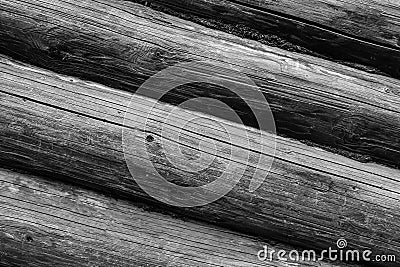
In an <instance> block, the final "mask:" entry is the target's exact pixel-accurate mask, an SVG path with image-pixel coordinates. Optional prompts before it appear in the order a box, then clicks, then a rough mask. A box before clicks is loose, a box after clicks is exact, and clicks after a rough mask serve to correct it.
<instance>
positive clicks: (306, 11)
mask: <svg viewBox="0 0 400 267" xmlns="http://www.w3.org/2000/svg"><path fill="white" fill-rule="evenodd" d="M134 1H135V2H139V3H145V4H146V5H150V6H151V7H152V8H156V9H159V10H162V11H163V12H167V13H169V14H173V15H176V16H181V17H183V18H185V19H188V20H192V21H195V22H197V23H201V24H204V25H207V26H209V27H214V28H217V29H221V30H224V31H228V32H233V33H235V34H237V35H240V36H245V37H247V38H252V39H256V40H260V41H263V42H266V43H268V44H271V45H275V46H278V47H284V48H285V49H290V50H292V51H299V52H302V53H317V54H319V55H321V56H327V57H328V58H330V59H332V60H338V61H345V62H347V63H356V64H354V65H353V66H355V67H360V66H357V64H364V65H367V66H371V67H373V68H376V69H377V70H379V71H382V72H384V73H386V74H389V75H392V76H393V77H397V78H399V77H400V67H399V66H400V34H399V32H400V2H399V1H397V0H383V1H382V0H356V1H353V0H351V1H350V0H294V1H291V0H274V1H271V0H258V1H256V0H183V1H174V0H148V1H141V0H134ZM225 23H228V25H225ZM242 25H244V26H245V27H242ZM254 30H256V31H254ZM297 46H300V47H297ZM304 48H305V49H304Z"/></svg>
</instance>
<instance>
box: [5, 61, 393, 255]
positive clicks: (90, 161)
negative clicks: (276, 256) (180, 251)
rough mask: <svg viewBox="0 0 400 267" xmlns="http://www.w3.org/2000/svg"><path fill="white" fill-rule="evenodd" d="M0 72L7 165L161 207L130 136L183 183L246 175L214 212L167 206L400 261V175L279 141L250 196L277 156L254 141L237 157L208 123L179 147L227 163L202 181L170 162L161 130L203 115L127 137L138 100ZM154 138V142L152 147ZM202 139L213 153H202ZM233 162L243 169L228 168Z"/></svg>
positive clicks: (166, 108) (269, 234)
mask: <svg viewBox="0 0 400 267" xmlns="http://www.w3.org/2000/svg"><path fill="white" fill-rule="evenodd" d="M0 70H1V71H0V88H1V94H0V97H1V101H0V136H1V139H0V140H1V143H0V149H1V153H0V162H1V164H2V165H3V166H9V167H13V168H22V169H25V170H27V171H31V172H32V171H33V172H35V173H38V174H41V175H46V176H50V177H52V178H54V179H63V180H68V181H73V182H75V183H79V184H83V185H86V186H90V187H91V188H95V189H98V190H102V191H103V192H108V193H113V194H118V195H121V196H126V197H130V198H132V197H135V198H140V199H144V200H148V201H151V198H150V197H149V196H148V195H147V194H145V193H144V192H143V191H142V190H141V189H140V188H139V187H138V185H137V184H136V183H135V181H134V179H133V178H132V176H131V175H130V173H129V171H128V169H127V166H126V162H125V159H124V153H123V145H122V130H123V129H125V130H129V131H133V132H134V134H135V136H136V135H137V136H138V138H139V140H143V142H146V143H147V146H148V151H149V153H150V155H151V161H152V162H153V164H154V166H155V167H156V168H157V170H158V171H159V173H161V174H163V175H164V176H165V177H166V179H168V180H169V181H173V182H175V183H176V184H180V185H187V186H197V185H201V184H205V183H209V182H210V181H212V180H214V179H216V178H218V177H219V176H220V175H221V173H224V172H227V173H228V174H230V172H229V171H232V172H236V171H240V170H243V169H244V170H245V173H244V175H243V178H242V180H241V181H240V182H239V183H238V184H237V185H236V186H235V188H234V189H233V190H232V191H231V192H230V193H229V194H227V195H226V196H224V197H223V198H221V199H220V200H218V201H216V202H214V203H212V204H209V205H206V206H202V207H196V208H172V209H171V208H170V207H168V206H165V207H164V208H165V209H171V210H172V211H173V212H175V213H178V214H184V215H185V216H190V217H192V218H196V219H200V220H205V221H208V222H211V223H214V224H218V225H222V226H225V227H228V228H232V229H235V230H238V231H242V232H245V233H250V234H253V235H257V236H258V237H260V238H272V239H276V240H281V241H283V242H290V243H293V244H294V245H298V246H302V247H307V248H313V249H317V250H322V249H326V248H328V247H329V246H333V245H334V244H335V242H336V240H337V239H339V238H343V237H345V238H346V239H347V240H348V243H349V249H350V248H355V249H365V248H370V249H372V250H373V251H374V253H381V254H382V253H390V254H393V255H397V256H398V257H399V256H400V225H399V220H400V202H399V195H400V191H399V182H400V171H399V170H396V169H390V168H387V167H384V166H380V165H376V164H370V163H360V162H357V161H353V160H349V159H348V158H345V157H343V156H340V155H335V154H332V153H329V152H326V151H323V150H321V149H318V148H314V147H309V146H306V145H304V144H302V143H300V142H298V141H294V140H289V139H284V138H281V137H278V138H277V142H278V144H277V151H276V155H275V157H276V158H275V162H274V164H273V167H272V169H271V171H270V173H269V175H268V177H267V179H266V180H265V181H264V183H263V185H262V186H261V187H260V188H258V189H257V190H256V191H255V192H249V191H248V185H249V182H250V179H252V177H253V176H254V175H256V172H255V171H254V169H255V168H256V161H255V160H254V159H257V158H258V157H259V156H260V157H271V156H274V155H273V154H270V151H271V150H267V152H266V154H262V155H261V154H259V152H257V151H258V150H252V148H253V147H252V146H250V147H248V146H246V143H245V142H244V141H243V142H244V143H242V142H241V141H238V143H233V144H232V145H233V146H234V148H235V149H238V151H239V153H236V154H235V155H230V153H231V152H230V151H231V148H230V145H231V144H230V143H229V142H227V141H226V138H221V137H220V136H219V135H221V136H224V134H223V133H222V132H219V131H221V130H218V129H217V130H215V129H214V132H213V134H212V135H211V134H208V133H207V129H209V127H210V126H209V123H208V122H204V121H202V120H199V121H198V125H200V126H202V127H203V129H205V130H206V131H205V132H202V131H200V132H198V131H197V130H196V129H194V128H193V126H187V127H185V128H184V129H183V130H182V131H181V135H182V137H183V138H179V140H175V139H172V140H173V141H174V142H176V143H177V144H179V145H181V146H182V147H183V148H185V149H186V151H187V153H188V154H189V155H192V156H194V155H196V154H197V153H209V149H208V148H209V147H211V146H212V144H215V145H216V146H217V147H219V148H220V149H219V150H218V153H217V155H215V154H213V155H211V156H213V159H214V161H213V164H211V165H210V166H209V167H207V168H206V170H205V171H203V172H201V174H198V173H188V172H185V171H182V170H181V169H178V168H176V167H175V166H174V165H171V163H170V161H169V160H168V159H171V158H174V157H175V154H174V152H172V155H169V158H166V156H165V155H164V153H165V150H163V148H162V146H161V144H164V142H165V141H166V139H168V138H169V135H167V137H165V136H161V135H160V128H161V126H163V127H165V129H166V131H167V133H174V132H177V131H180V130H181V129H180V125H183V122H184V119H185V118H187V117H188V116H189V115H191V116H194V118H196V117H197V118H201V117H203V116H204V115H203V114H200V113H196V112H193V111H189V110H183V109H179V108H177V109H176V110H175V112H176V113H175V114H176V116H175V117H173V118H170V121H169V123H167V124H165V125H160V121H162V120H161V119H160V118H165V114H167V113H168V112H170V111H171V109H172V107H173V106H170V105H168V104H162V103H158V105H157V108H156V109H155V112H156V114H155V115H152V116H150V117H149V120H148V121H149V125H150V126H149V127H150V128H149V130H148V131H147V132H144V131H143V125H140V124H139V123H137V125H135V122H131V123H133V126H132V125H131V124H130V126H131V127H132V128H129V129H126V128H124V124H123V121H124V112H125V109H126V107H127V106H128V103H129V100H130V98H131V96H132V95H131V94H130V93H127V92H123V91H118V90H114V89H110V88H107V87H104V86H102V85H99V84H93V83H90V82H83V81H80V80H77V79H74V78H71V77H64V76H60V75H58V74H54V73H50V72H46V71H44V70H42V69H36V68H34V67H31V66H23V65H20V64H17V63H13V62H10V61H7V60H5V59H2V60H1V64H0ZM132 101H133V102H132V103H134V105H133V107H137V109H136V110H132V112H134V113H135V114H136V115H137V116H142V115H144V114H145V113H146V112H145V110H146V109H147V108H149V107H153V106H154V104H155V101H154V100H152V99H150V98H144V97H141V96H137V95H136V96H133V97H132ZM209 118H210V119H212V120H215V121H217V122H219V123H221V124H222V125H224V126H226V127H225V129H231V132H230V134H231V135H232V136H243V131H242V130H241V129H242V128H241V127H239V126H238V125H236V124H234V123H232V122H229V121H224V120H223V119H220V118H212V117H211V116H209ZM247 130H248V134H249V137H250V140H253V141H252V142H253V143H257V142H258V141H259V140H260V139H259V136H258V135H257V131H256V130H255V129H253V128H249V129H247ZM149 135H150V136H152V138H151V140H150V139H148V138H147V139H146V137H147V136H149ZM216 135H217V136H218V138H215V136H216ZM145 140H146V141H145ZM196 140H197V141H196ZM198 140H202V142H203V143H204V144H205V146H201V147H197V146H196V145H195V144H196V142H197V143H198ZM239 140H241V139H239ZM257 140H258V141H257ZM265 142H266V144H265V146H267V147H268V146H272V144H271V140H270V139H267V140H265ZM256 147H257V146H256ZM214 153H215V152H214ZM247 154H250V160H247V158H246V156H245V155H247ZM125 156H127V155H126V154H125ZM128 158H129V159H130V161H133V162H135V163H137V166H138V167H137V168H142V166H146V165H143V164H142V162H143V160H144V158H143V155H141V154H129V153H128ZM228 159H229V160H228ZM227 162H234V165H233V167H232V168H230V169H228V170H227V169H226V166H227ZM183 164H184V163H183ZM263 167H264V166H259V167H258V169H261V170H262V168H263ZM137 170H138V171H139V169H137ZM261 174H263V173H261ZM134 175H135V174H134ZM142 178H143V177H142ZM258 178H260V177H258ZM261 178H262V177H261ZM163 194H167V195H168V192H167V193H165V192H162V191H161V190H160V195H163ZM157 205H161V206H162V205H163V204H162V203H158V204H157Z"/></svg>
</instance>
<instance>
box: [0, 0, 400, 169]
mask: <svg viewBox="0 0 400 267" xmlns="http://www.w3.org/2000/svg"><path fill="white" fill-rule="evenodd" d="M0 48H1V51H2V52H3V53H4V54H7V55H10V56H12V57H14V58H16V59H18V60H22V61H24V62H28V63H30V64H34V65H37V66H40V67H43V68H47V69H50V70H53V71H55V72H59V73H62V74H67V75H71V76H76V77H80V78H82V79H87V80H93V81H96V82H99V83H102V84H105V85H107V86H110V87H114V88H118V89H122V90H126V91H130V92H133V91H135V90H136V89H137V88H138V87H139V86H140V85H141V84H142V83H143V82H144V81H145V80H146V79H147V78H149V77H150V76H151V75H153V74H155V73H156V72H158V71H160V70H162V69H165V68H166V67H168V66H171V65H175V64H177V63H181V62H193V61H199V60H200V61H201V60H203V61H204V60H206V61H209V62H211V63H213V62H214V63H218V64H219V63H223V64H226V65H227V66H228V68H229V67H230V68H232V69H233V70H235V71H239V72H241V73H243V74H246V75H248V76H249V77H250V78H251V79H253V80H254V82H255V83H256V84H257V85H258V86H259V88H260V89H261V90H262V92H263V94H264V96H265V97H266V99H267V100H268V102H269V104H270V106H271V109H272V111H273V114H274V117H275V121H276V126H277V130H278V133H279V134H280V135H284V136H288V137H291V138H295V139H299V140H305V141H307V142H312V143H313V144H317V145H320V146H323V147H324V148H325V149H330V150H331V151H333V152H335V153H341V154H344V155H346V156H348V157H351V158H353V159H357V160H360V161H364V162H369V161H374V162H379V163H384V164H387V165H391V166H396V167H399V166H400V149H399V144H400V132H399V131H398V128H399V125H400V121H399V111H400V109H399V88H400V82H399V81H398V80H394V79H390V78H387V77H383V76H378V75H372V74H368V73H365V72H362V71H358V70H355V69H352V68H348V67H344V66H341V65H338V64H335V63H332V62H329V61H324V60H321V59H318V58H313V57H309V56H304V55H300V54H295V53H290V52H287V51H284V50H280V49H275V48H271V47H268V46H265V45H262V44H260V43H258V42H255V41H251V40H245V39H241V38H238V37H235V36H233V35H229V34H225V33H223V32H219V31H215V30H210V29H208V28H205V27H202V26H199V25H197V24H194V23H190V22H185V21H183V20H180V19H177V18H174V17H171V16H168V15H165V14H163V13H160V12H156V11H154V10H151V9H149V8H146V7H143V6H141V5H138V4H134V3H130V2H124V1H122V2H121V1H117V0H112V1H104V0H96V1H90V0H80V1H72V0H62V1H61V0H57V1H52V2H51V3H50V2H43V1H38V0H35V1H29V2H25V1H22V0H12V1H2V2H1V7H0ZM198 96H209V97H213V98H216V99H221V100H225V101H228V104H230V106H232V107H233V108H234V109H235V110H236V111H237V112H238V113H239V114H241V117H242V119H243V121H245V122H246V123H247V124H248V125H250V126H257V125H256V124H255V122H254V119H253V117H252V114H251V113H249V112H247V110H246V106H244V105H243V104H241V102H240V101H241V99H239V98H238V97H237V96H235V95H232V93H231V92H230V91H229V90H226V89H225V90H222V89H218V88H215V87H212V86H209V87H208V88H207V89H204V87H199V86H196V85H193V84H191V85H187V86H182V87H180V88H178V89H176V90H175V92H174V94H172V95H171V96H170V97H169V98H165V99H164V101H166V102H168V103H172V104H176V102H178V103H180V102H182V101H184V100H186V99H190V98H192V97H198ZM248 100H251V99H248ZM262 111H263V110H261V112H262ZM211 115H212V114H211Z"/></svg>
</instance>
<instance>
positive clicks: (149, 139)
mask: <svg viewBox="0 0 400 267" xmlns="http://www.w3.org/2000/svg"><path fill="white" fill-rule="evenodd" d="M146 141H147V142H153V141H154V137H153V136H151V135H148V136H147V137H146Z"/></svg>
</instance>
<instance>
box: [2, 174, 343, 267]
mask: <svg viewBox="0 0 400 267" xmlns="http://www.w3.org/2000/svg"><path fill="white" fill-rule="evenodd" d="M0 207H1V208H0V242H1V243H0V264H1V266H5V267H6V266H26V267H28V266H35V267H43V266H51V267H53V266H68V267H71V266H106V267H108V266H135V267H136V266H146V267H148V266H159V267H160V266H174V267H175V266H177V267H178V266H182V267H192V266H226V267H234V266H236V267H250V266H252V267H256V266H276V267H279V266H282V267H283V266H287V264H288V263H287V262H283V261H280V260H278V259H277V258H276V257H275V258H274V259H273V261H271V262H269V261H268V262H263V261H260V260H258V258H257V253H258V251H259V250H261V249H262V247H263V245H265V244H266V243H265V244H263V243H262V242H260V241H258V240H256V239H255V238H252V237H248V236H244V235H239V234H236V233H233V232H231V231H228V230H226V229H221V228H217V227H214V226H210V225H206V224H203V223H195V222H192V221H188V220H186V221H183V220H180V219H177V218H173V217H171V216H169V215H164V214H160V213H156V212H154V211H151V209H152V208H151V207H149V206H146V205H144V204H142V203H133V202H127V201H122V200H116V199H114V198H110V197H106V196H104V195H101V194H97V193H93V192H91V191H88V190H84V189H81V188H78V187H74V186H70V185H66V184H63V183H58V182H55V181H49V180H44V179H42V178H39V177H35V176H31V175H24V174H19V173H15V172H11V171H8V170H4V169H0ZM270 249H275V250H279V249H285V250H287V251H290V250H292V249H294V248H292V247H288V246H286V247H285V246H282V244H275V245H273V246H271V245H270ZM289 262H290V263H291V264H292V265H291V266H299V265H300V264H301V265H302V266H310V267H311V266H325V267H333V266H347V265H346V264H340V263H335V264H334V263H327V262H312V261H307V262H304V261H303V262H297V263H296V262H291V261H290V259H289Z"/></svg>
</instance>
